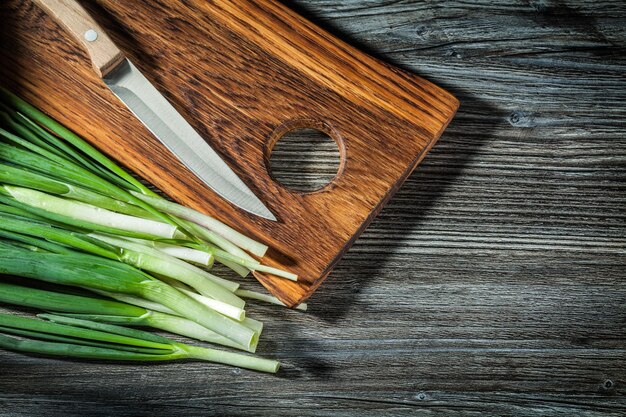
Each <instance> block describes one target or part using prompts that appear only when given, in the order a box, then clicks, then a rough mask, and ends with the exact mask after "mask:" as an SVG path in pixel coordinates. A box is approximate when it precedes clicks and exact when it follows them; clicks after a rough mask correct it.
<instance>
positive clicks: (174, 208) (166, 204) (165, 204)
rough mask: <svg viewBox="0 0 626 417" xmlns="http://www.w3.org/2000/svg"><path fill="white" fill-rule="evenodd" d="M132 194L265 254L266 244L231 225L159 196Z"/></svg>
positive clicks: (242, 246) (257, 253)
mask: <svg viewBox="0 0 626 417" xmlns="http://www.w3.org/2000/svg"><path fill="white" fill-rule="evenodd" d="M132 194H133V195H134V196H135V197H137V198H139V199H141V200H143V201H145V202H146V203H148V204H150V205H151V206H153V207H155V208H157V209H159V210H163V211H164V212H165V213H169V214H172V215H174V216H177V217H180V218H182V219H185V220H189V221H191V222H194V223H196V224H198V225H200V226H203V227H206V228H207V229H209V230H211V231H213V232H215V233H217V234H219V235H221V236H222V237H224V238H225V239H226V240H229V241H230V242H232V243H234V244H235V245H237V246H239V247H240V248H242V249H246V250H248V251H250V252H251V253H253V254H255V255H256V256H258V257H263V256H264V255H265V252H267V249H268V248H267V246H266V245H263V244H262V243H259V242H256V241H254V240H253V239H250V238H249V237H247V236H245V235H243V234H241V233H239V232H238V231H236V230H235V229H233V228H232V227H230V226H227V225H226V224H224V223H222V222H220V221H219V220H216V219H214V218H213V217H210V216H207V215H205V214H202V213H200V212H198V211H196V210H193V209H190V208H188V207H185V206H181V205H180V204H176V203H173V202H171V201H167V200H165V199H162V198H159V197H153V196H148V195H144V194H140V193H137V192H132Z"/></svg>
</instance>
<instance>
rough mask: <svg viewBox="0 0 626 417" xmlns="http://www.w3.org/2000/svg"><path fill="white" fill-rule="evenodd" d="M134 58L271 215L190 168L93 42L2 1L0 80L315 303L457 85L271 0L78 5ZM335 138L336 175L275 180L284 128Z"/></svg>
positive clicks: (444, 115)
mask: <svg viewBox="0 0 626 417" xmlns="http://www.w3.org/2000/svg"><path fill="white" fill-rule="evenodd" d="M83 4H84V6H85V7H86V8H87V9H88V10H89V11H90V12H91V13H92V15H93V16H94V17H95V18H96V20H97V21H98V22H99V23H101V24H102V25H103V26H104V27H105V29H106V30H107V31H108V32H109V33H110V35H111V37H112V38H113V39H114V41H115V42H116V43H117V44H118V45H119V47H120V48H121V49H122V50H123V51H124V52H125V53H126V54H127V56H128V57H130V59H131V60H132V61H133V62H134V63H135V65H136V66H137V67H138V68H139V69H140V70H141V71H142V72H143V73H144V74H145V75H146V77H147V78H148V79H150V80H151V81H152V82H153V83H154V84H155V85H156V86H157V88H159V90H160V91H161V92H163V93H164V94H165V95H166V96H167V97H168V99H170V101H171V102H172V103H173V104H174V106H175V107H176V108H177V109H178V110H179V111H180V112H181V114H183V115H184V116H185V117H186V118H187V120H189V121H190V122H191V124H192V125H193V126H194V127H195V128H196V129H197V130H198V132H199V133H200V134H201V135H202V136H203V137H204V138H205V139H206V140H207V141H208V142H209V143H210V144H211V145H212V146H213V147H214V148H215V149H216V150H218V152H220V153H221V154H222V155H223V157H224V159H225V160H226V161H227V162H228V163H229V164H230V165H231V167H232V168H233V169H234V171H235V172H236V173H237V174H238V175H239V176H240V177H241V178H242V179H243V180H244V181H245V182H246V183H247V184H248V186H249V187H250V188H251V189H252V190H253V191H254V192H255V193H256V194H257V195H258V196H259V197H260V198H261V199H262V200H263V201H264V202H265V203H266V205H267V206H268V207H269V208H270V209H271V210H272V211H273V212H274V213H275V214H276V216H277V218H278V219H279V221H278V222H271V221H266V220H264V219H261V218H258V217H254V216H252V215H249V214H247V213H245V212H243V211H241V210H239V209H237V208H235V207H234V206H232V205H231V204H229V203H228V202H226V201H224V200H222V199H221V198H219V197H218V196H217V195H216V194H214V193H213V192H212V191H211V190H210V189H209V188H207V187H206V186H204V185H203V184H202V183H201V182H200V181H199V180H198V179H196V178H195V177H194V176H193V175H192V174H191V173H190V172H189V171H188V170H187V169H186V168H185V167H184V166H183V165H182V164H181V163H180V162H178V160H177V159H176V158H175V157H173V156H172V155H171V154H170V153H169V152H168V151H167V150H166V149H165V148H164V147H163V146H162V145H161V144H160V142H158V140H157V139H156V138H154V137H153V136H152V135H151V134H150V133H149V132H148V131H147V130H146V129H145V128H144V127H143V125H142V124H141V123H140V122H139V121H138V120H136V119H135V118H134V117H133V116H132V114H131V113H130V112H129V111H128V110H127V109H126V108H125V107H124V106H123V104H122V103H120V102H119V101H118V100H117V99H116V97H115V96H114V95H113V94H112V93H111V92H109V90H108V89H107V88H106V86H105V85H104V84H103V83H102V81H101V80H100V79H99V78H98V77H97V76H96V75H95V73H94V72H93V70H92V68H91V64H90V62H89V60H88V58H87V55H86V53H85V52H84V51H83V50H82V49H81V48H80V47H79V45H78V44H77V43H76V42H75V41H74V40H73V39H72V38H71V37H70V36H69V34H68V33H66V31H65V30H63V29H62V28H61V27H60V26H58V25H57V24H56V23H55V22H53V21H52V20H51V19H50V18H49V17H48V16H47V15H46V14H45V13H44V12H43V11H41V10H40V9H39V8H38V7H37V6H35V5H34V3H32V2H31V1H30V0H5V1H3V2H2V4H1V5H0V18H1V19H2V23H1V24H0V41H1V43H0V45H1V51H0V58H1V59H2V61H1V62H2V65H1V66H0V74H1V75H2V79H1V80H0V83H2V84H4V85H6V86H7V87H9V88H11V89H12V90H13V91H15V92H17V93H19V94H21V95H22V96H23V97H25V98H26V99H28V100H29V101H31V102H32V103H33V104H35V105H36V106H38V107H40V108H41V109H43V110H44V111H46V112H47V113H49V114H50V115H51V116H53V117H55V118H56V119H58V120H59V121H61V122H62V123H64V124H66V125H67V126H68V127H70V128H71V129H73V130H75V131H77V132H78V133H79V134H81V135H82V136H83V137H85V138H86V139H87V140H88V141H90V142H91V143H93V144H94V145H95V146H97V147H98V148H100V149H101V150H102V151H104V152H105V153H107V154H108V155H110V156H112V157H113V158H114V159H116V160H117V161H119V162H120V163H121V164H123V165H125V166H127V167H128V168H130V169H131V170H132V171H134V172H135V173H137V174H138V175H140V176H142V177H143V178H145V179H147V180H148V181H150V182H151V183H153V184H154V185H156V186H157V187H159V188H160V189H161V190H163V191H164V192H165V193H167V194H168V195H169V196H170V197H172V198H173V199H175V200H177V201H178V202H181V203H184V204H186V205H189V206H191V207H194V208H196V209H198V210H201V211H203V212H206V213H209V214H211V215H215V216H216V217H217V218H219V219H221V220H223V221H225V222H226V223H228V224H230V225H231V226H234V227H235V228H237V229H239V230H241V231H243V232H245V233H246V234H248V235H251V236H253V237H255V238H257V239H258V240H260V241H262V242H264V243H266V244H268V245H269V246H270V247H271V248H272V250H271V251H270V252H269V253H268V255H267V257H266V258H265V259H264V262H266V263H268V264H271V265H275V266H279V267H282V268H285V269H289V270H291V271H293V272H295V273H297V274H299V275H300V280H299V282H297V283H293V282H290V281H286V280H283V279H279V278H274V277H268V276H263V275H258V276H257V278H258V279H259V280H260V281H261V283H263V285H264V286H266V287H267V288H268V289H269V290H270V291H271V292H272V293H273V294H275V295H276V296H278V297H279V298H280V299H281V300H283V301H284V302H285V303H287V304H288V305H290V306H293V305H295V304H298V303H300V302H302V301H304V300H305V299H307V298H308V297H309V296H310V295H311V294H312V292H313V291H315V289H316V288H317V287H318V286H319V285H320V284H321V283H322V281H323V280H324V279H325V278H326V276H327V275H328V273H329V272H330V271H331V269H332V268H333V266H334V265H335V264H336V263H337V261H338V260H339V259H340V258H341V256H342V255H343V254H344V253H345V252H346V251H347V250H348V248H349V247H350V246H351V245H352V243H353V242H354V241H355V240H356V238H357V237H358V236H359V234H360V233H361V232H363V230H364V229H365V227H366V226H367V225H368V224H369V223H370V222H371V221H372V219H373V218H374V217H375V216H376V215H377V214H378V212H379V211H380V210H381V208H382V206H383V205H384V203H385V202H386V201H387V200H389V198H390V197H391V196H392V195H393V194H394V193H395V192H396V191H397V190H398V188H399V187H400V185H401V184H402V182H403V181H404V180H405V179H406V178H407V176H408V175H409V174H410V173H411V172H412V171H413V169H414V168H415V167H416V165H417V164H418V163H419V162H420V160H421V159H422V158H423V157H424V155H425V153H426V152H427V151H428V150H429V149H430V148H431V147H432V146H433V144H434V143H435V142H436V140H437V139H438V138H439V136H440V135H441V133H442V132H443V130H444V129H445V127H446V126H447V124H448V123H449V121H450V119H451V118H452V117H453V115H454V113H455V112H456V110H457V108H458V101H457V100H456V99H455V98H454V97H453V96H452V95H450V94H449V93H448V92H446V91H444V90H442V89H441V88H439V87H437V86H435V85H433V84H431V83H430V82H428V81H426V80H424V79H422V78H419V77H417V76H414V75H411V74H407V73H406V72H403V71H401V70H398V69H396V68H393V67H391V66H389V65H386V64H384V63H382V62H380V61H378V60H376V59H373V58H371V57H369V56H367V55H365V54H363V53H361V52H359V51H357V50H356V49H354V48H352V47H350V46H349V45H346V44H345V43H343V42H342V41H340V40H338V39H336V38H334V37H333V36H331V35H330V34H328V33H327V32H325V31H323V30H322V29H320V28H318V27H317V26H315V25H313V24H312V23H310V22H308V21H307V20H305V19H304V18H302V17H300V16H299V15H297V14H296V13H294V12H293V11H291V10H290V9H288V8H287V7H285V6H283V5H282V4H280V3H279V2H277V1H273V0H222V1H207V0H186V1H181V0H158V1H154V0H153V1H141V0H134V1H130V0H129V1H118V0H98V1H95V2H94V1H89V2H87V1H84V2H83ZM298 128H316V129H319V130H321V131H323V132H325V133H327V134H328V135H329V136H330V137H332V138H333V139H334V140H335V141H336V142H337V144H338V146H339V149H340V154H341V164H340V169H339V173H338V174H337V176H336V177H335V179H334V180H333V181H332V182H331V183H330V184H329V185H327V186H326V187H324V188H323V189H321V190H318V191H315V192H313V193H302V192H297V191H292V190H289V189H287V188H285V187H283V186H282V185H280V184H279V183H278V182H276V181H275V180H273V179H272V177H271V174H270V172H269V156H270V155H271V152H272V148H273V146H274V144H275V143H276V142H277V140H278V139H279V138H280V137H281V136H282V135H284V134H285V133H287V132H289V131H291V130H293V129H298Z"/></svg>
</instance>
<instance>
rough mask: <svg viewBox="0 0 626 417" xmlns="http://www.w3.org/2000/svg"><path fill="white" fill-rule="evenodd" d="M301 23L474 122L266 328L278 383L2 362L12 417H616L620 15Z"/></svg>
mask: <svg viewBox="0 0 626 417" xmlns="http://www.w3.org/2000/svg"><path fill="white" fill-rule="evenodd" d="M287 4H288V5H290V6H293V7H295V8H296V9H297V10H298V11H300V12H302V13H304V14H306V15H307V16H308V17H309V18H312V19H314V20H315V21H317V22H319V23H320V24H321V25H322V26H324V27H325V28H327V29H330V30H331V31H333V32H334V33H336V34H338V35H340V36H341V37H342V38H343V39H347V40H349V41H350V42H352V43H353V44H356V45H358V46H360V47H362V48H364V49H365V50H367V51H369V52H370V53H372V54H374V55H376V56H377V57H380V58H383V59H385V60H388V61H390V62H393V63H395V64H397V65H400V66H402V67H404V68H407V69H410V70H412V71H414V72H416V73H417V74H419V75H422V76H425V77H427V78H428V79H430V80H432V81H434V82H436V83H438V84H442V85H443V86H445V87H446V88H448V89H450V90H451V91H452V92H453V93H455V94H456V95H457V96H458V97H459V98H460V99H461V102H462V107H461V109H460V111H459V114H458V116H457V118H456V119H455V121H454V122H453V123H452V125H451V126H450V128H449V129H448V130H447V131H446V134H445V135H444V137H443V138H442V139H441V141H440V142H439V144H438V145H437V146H436V147H435V149H433V151H432V152H431V154H429V156H428V157H427V158H426V159H425V161H424V163H423V165H422V166H420V168H419V169H418V171H417V172H416V173H415V174H414V175H413V176H412V177H411V178H410V179H409V180H408V181H407V182H406V183H405V186H404V187H403V188H402V189H401V190H400V192H399V193H398V194H397V195H396V197H395V198H394V199H393V200H392V202H391V204H390V205H389V206H388V207H387V208H386V209H385V210H384V211H383V213H382V214H381V216H380V217H379V218H378V219H377V220H376V221H375V222H374V223H373V224H372V226H371V227H370V228H369V229H368V230H367V232H366V233H365V234H364V235H363V237H362V238H361V239H360V240H359V241H358V242H357V244H356V245H355V246H354V248H353V249H352V250H351V251H350V252H349V253H348V254H347V256H346V257H345V258H344V260H343V261H342V262H341V263H340V264H339V265H338V267H337V269H336V270H335V271H334V273H333V274H332V275H331V276H330V278H329V279H328V280H327V282H326V283H325V285H324V287H323V288H322V289H321V290H320V291H319V292H318V293H316V295H315V297H314V298H313V299H312V300H311V302H310V309H311V311H310V312H309V313H305V314H303V313H300V312H295V311H284V310H276V309H272V308H269V307H262V306H259V307H255V308H254V309H253V311H252V314H253V315H255V316H257V317H259V318H261V319H263V320H265V321H266V323H267V337H268V340H266V341H265V342H264V344H263V345H261V347H260V351H261V352H262V353H263V354H265V355H267V356H271V357H276V358H280V359H282V360H283V361H284V363H285V368H284V372H283V373H282V374H281V375H280V376H278V377H270V376H266V375H258V374H254V373H251V372H245V371H238V370H233V369H229V368H225V367H220V366H211V365H208V366H207V365H204V364H194V363H187V364H164V365H159V366H138V365H132V364H125V365H104V364H99V363H88V364H85V363H82V362H74V361H60V360H53V359H42V358H38V357H30V356H21V355H16V354H13V353H7V352H0V415H7V416H21V415H37V414H43V412H44V411H45V413H46V415H50V416H67V415H98V414H100V415H112V414H115V415H120V416H127V415H128V416H130V415H191V416H193V415H207V414H216V415H220V414H229V415H300V416H349V415H359V416H381V415H389V416H403V415H416V414H417V415H445V416H448V415H464V416H465V415H526V416H573V415H576V416H621V415H623V410H624V409H626V397H625V392H626V391H625V388H624V384H626V280H625V278H626V212H625V210H624V203H625V202H626V138H625V137H624V120H626V88H625V87H624V86H625V85H626V77H625V75H624V74H625V73H626V53H625V51H624V44H625V42H626V6H625V5H624V3H623V2H618V1H576V2H574V1H561V2H556V1H554V2H553V1H531V2H490V1H480V2H460V1H452V2H445V3H441V2H417V1H382V0H367V1H356V0H342V1H339V0H309V1H301V0H297V1H289V2H287ZM300 150H301V148H299V147H298V146H294V147H291V148H286V149H282V150H281V152H282V155H280V158H279V159H280V160H283V163H284V165H283V166H281V167H280V169H282V170H284V171H285V172H287V173H288V172H293V173H296V171H298V170H297V169H294V168H293V167H292V166H289V165H288V164H287V163H285V162H284V161H288V160H289V159H290V154H291V156H292V157H293V158H294V159H296V158H295V154H297V153H299V152H300ZM332 158H333V155H332V152H328V150H321V151H320V152H318V159H317V167H318V173H320V174H323V173H329V172H331V171H332V169H333V165H332ZM310 176H313V177H314V180H315V176H314V175H310ZM310 176H309V177H310ZM296 183H297V181H296ZM269 339H271V341H270V340H269ZM607 381H610V382H607Z"/></svg>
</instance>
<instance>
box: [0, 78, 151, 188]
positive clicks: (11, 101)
mask: <svg viewBox="0 0 626 417" xmlns="http://www.w3.org/2000/svg"><path fill="white" fill-rule="evenodd" d="M0 99H2V100H3V101H4V102H5V103H6V104H7V105H9V106H10V107H12V108H14V109H15V110H17V111H19V112H20V113H22V114H23V115H25V116H27V117H28V118H30V119H32V120H33V121H36V122H37V123H40V124H41V125H42V126H44V127H46V128H47V129H49V130H50V131H51V132H53V133H55V134H56V135H57V136H58V137H60V138H63V139H64V140H65V141H67V142H69V143H71V144H72V145H73V146H75V147H76V148H78V149H80V150H81V151H82V152H84V154H86V155H88V156H89V157H91V158H92V159H93V160H95V161H96V162H97V163H99V164H100V165H102V166H103V167H105V168H107V169H108V170H109V171H111V172H112V173H114V174H115V175H117V176H118V177H120V178H122V179H124V180H125V181H126V182H128V183H129V184H132V186H133V187H135V188H136V189H137V190H139V191H141V192H143V193H146V194H153V193H152V191H150V190H149V189H148V188H147V187H145V186H144V185H143V184H142V183H141V182H139V181H137V180H136V179H135V178H133V176H132V175H129V174H128V173H126V171H124V170H123V169H121V168H120V167H118V166H117V165H116V164H115V163H114V162H113V161H111V160H110V159H109V158H107V157H106V156H104V155H103V154H102V153H100V152H99V151H98V150H97V149H96V148H94V147H93V146H91V145H89V144H88V143H87V142H85V141H84V140H83V139H81V138H80V137H79V136H78V135H76V134H75V133H74V132H72V131H71V130H69V129H67V128H66V127H65V126H63V125H62V124H60V123H59V122H57V121H56V120H54V119H52V118H51V117H49V116H48V115H46V114H45V113H43V112H42V111H40V110H39V109H37V108H36V107H35V106H32V105H31V104H29V103H27V102H26V101H24V100H22V99H21V98H19V97H18V96H16V95H15V94H13V93H11V92H10V91H8V90H7V89H5V88H2V87H0Z"/></svg>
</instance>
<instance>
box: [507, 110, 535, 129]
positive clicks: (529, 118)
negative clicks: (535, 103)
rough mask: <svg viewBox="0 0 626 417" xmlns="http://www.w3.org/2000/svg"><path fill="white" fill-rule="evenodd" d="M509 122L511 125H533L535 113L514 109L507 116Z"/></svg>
mask: <svg viewBox="0 0 626 417" xmlns="http://www.w3.org/2000/svg"><path fill="white" fill-rule="evenodd" d="M508 120H509V123H510V124H511V126H513V127H535V126H536V123H535V115H534V113H530V112H525V111H521V110H518V111H514V112H513V113H511V115H510V116H509V119H508Z"/></svg>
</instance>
